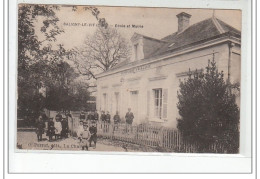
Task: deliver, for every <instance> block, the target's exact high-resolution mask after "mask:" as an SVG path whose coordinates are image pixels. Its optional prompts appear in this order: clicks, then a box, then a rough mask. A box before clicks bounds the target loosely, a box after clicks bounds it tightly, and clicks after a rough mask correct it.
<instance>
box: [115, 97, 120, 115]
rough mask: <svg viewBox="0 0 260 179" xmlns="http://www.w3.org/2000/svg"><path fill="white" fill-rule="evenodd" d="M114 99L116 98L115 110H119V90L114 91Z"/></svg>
mask: <svg viewBox="0 0 260 179" xmlns="http://www.w3.org/2000/svg"><path fill="white" fill-rule="evenodd" d="M115 100H116V111H115V112H117V111H118V112H119V92H115Z"/></svg>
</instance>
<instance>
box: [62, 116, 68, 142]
mask: <svg viewBox="0 0 260 179" xmlns="http://www.w3.org/2000/svg"><path fill="white" fill-rule="evenodd" d="M61 127H62V130H61V136H62V137H64V138H67V137H68V127H69V124H68V119H67V116H66V118H62V121H61Z"/></svg>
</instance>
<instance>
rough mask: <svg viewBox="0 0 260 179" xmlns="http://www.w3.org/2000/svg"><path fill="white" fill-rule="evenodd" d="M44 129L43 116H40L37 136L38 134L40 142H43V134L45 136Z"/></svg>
mask: <svg viewBox="0 0 260 179" xmlns="http://www.w3.org/2000/svg"><path fill="white" fill-rule="evenodd" d="M44 128H45V123H44V121H43V119H42V116H39V119H38V121H37V123H36V134H37V139H38V141H42V134H44Z"/></svg>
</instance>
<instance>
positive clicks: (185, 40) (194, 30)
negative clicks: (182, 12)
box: [151, 17, 240, 56]
mask: <svg viewBox="0 0 260 179" xmlns="http://www.w3.org/2000/svg"><path fill="white" fill-rule="evenodd" d="M226 32H234V33H237V34H240V31H238V30H237V29H235V28H233V27H231V26H230V25H228V24H226V23H225V22H223V21H221V20H219V19H217V18H215V17H212V18H209V19H206V20H203V21H200V22H198V23H196V24H193V25H191V26H189V27H188V28H187V29H185V30H184V31H182V32H180V33H178V32H175V33H173V34H171V35H169V36H166V37H164V38H163V40H165V41H168V43H167V44H165V45H163V46H161V47H160V48H159V49H158V50H157V51H155V52H154V53H152V54H151V56H155V55H160V54H163V53H166V52H168V51H172V50H174V49H179V48H181V47H185V46H186V45H189V44H192V43H194V42H199V41H202V40H205V39H209V38H211V37H215V36H217V35H220V34H223V33H226Z"/></svg>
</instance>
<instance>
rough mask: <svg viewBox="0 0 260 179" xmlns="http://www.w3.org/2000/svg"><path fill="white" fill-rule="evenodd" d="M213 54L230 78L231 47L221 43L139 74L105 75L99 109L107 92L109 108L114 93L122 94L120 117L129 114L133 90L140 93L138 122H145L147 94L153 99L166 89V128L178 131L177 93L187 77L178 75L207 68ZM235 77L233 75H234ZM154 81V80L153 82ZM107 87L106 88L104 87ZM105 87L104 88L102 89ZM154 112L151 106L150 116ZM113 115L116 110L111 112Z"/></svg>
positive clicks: (169, 60)
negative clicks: (181, 80) (180, 84)
mask: <svg viewBox="0 0 260 179" xmlns="http://www.w3.org/2000/svg"><path fill="white" fill-rule="evenodd" d="M213 52H214V53H215V61H216V63H217V67H218V69H219V71H222V70H223V71H224V77H225V78H227V69H228V53H229V49H228V45H227V44H222V45H218V46H213V47H208V48H204V49H202V50H200V51H194V52H191V53H186V54H184V55H180V56H177V57H173V58H171V59H167V60H162V61H160V62H156V63H153V64H151V65H150V68H149V69H147V70H143V71H138V72H136V73H127V74H122V73H120V72H119V73H116V74H113V75H109V76H105V77H102V78H99V79H98V83H97V85H98V93H97V94H98V95H97V96H98V98H97V106H98V109H100V106H101V105H100V99H99V98H100V96H101V97H102V94H103V93H104V92H105V93H107V94H108V96H109V99H110V100H109V105H110V106H111V105H112V103H113V100H112V98H111V97H112V96H114V92H120V116H121V117H124V116H125V113H126V112H127V108H128V107H130V91H135V90H138V92H139V94H138V119H137V118H135V120H134V121H135V122H138V123H140V122H142V121H145V120H146V118H147V91H148V90H150V95H151V96H152V89H154V88H163V89H168V106H167V108H168V110H167V111H168V113H167V116H168V118H167V121H166V122H164V125H166V126H168V127H173V128H175V127H176V125H177V121H176V118H177V117H178V116H179V115H178V110H177V107H176V104H177V102H178V99H177V91H178V88H179V80H180V79H183V78H184V77H177V76H176V74H179V73H182V72H187V71H188V70H189V68H190V69H191V70H195V69H201V68H203V69H205V67H206V66H207V65H208V60H209V59H210V60H212V58H213V55H212V54H213ZM231 75H232V74H231ZM155 77H157V78H158V77H162V79H158V80H154V79H155ZM151 79H152V80H151ZM104 86H106V87H107V88H104ZM102 87H103V88H102ZM151 100H152V98H151V97H150V104H152V101H151ZM152 111H153V109H152V107H150V116H149V119H151V114H152V113H151V112H152ZM110 113H111V114H112V116H113V115H114V111H113V110H112V108H111V109H110Z"/></svg>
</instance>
